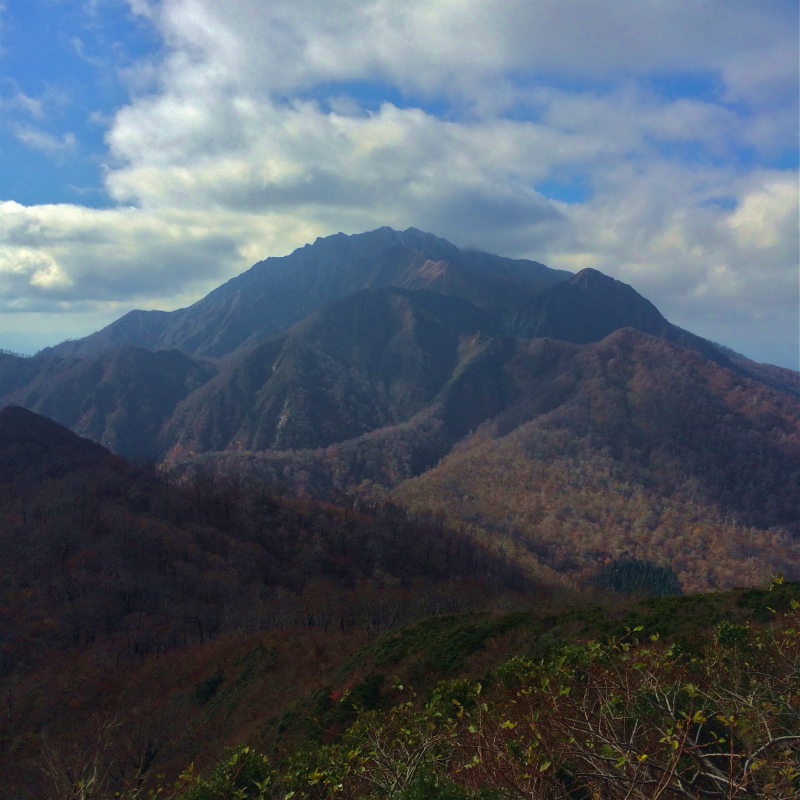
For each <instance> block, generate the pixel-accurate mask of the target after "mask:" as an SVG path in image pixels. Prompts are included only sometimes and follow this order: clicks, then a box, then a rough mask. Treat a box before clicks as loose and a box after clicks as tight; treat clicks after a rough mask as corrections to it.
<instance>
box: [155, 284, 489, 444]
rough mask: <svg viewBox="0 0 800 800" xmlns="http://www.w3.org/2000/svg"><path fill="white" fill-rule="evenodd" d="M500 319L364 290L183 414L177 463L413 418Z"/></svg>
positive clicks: (436, 297) (265, 349)
mask: <svg viewBox="0 0 800 800" xmlns="http://www.w3.org/2000/svg"><path fill="white" fill-rule="evenodd" d="M500 328H501V321H500V319H499V318H498V315H497V314H494V313H492V312H491V311H489V310H485V309H479V308H477V307H476V306H474V305H473V304H472V303H470V302H468V301H466V300H462V299H460V298H457V297H452V296H446V295H440V294H435V293H432V292H424V291H414V292H412V291H407V290H403V289H375V290H365V291H362V292H356V293H355V294H352V295H350V296H349V297H347V298H345V299H344V300H341V301H339V302H337V303H334V304H332V305H330V306H328V307H326V308H325V309H323V310H322V311H318V312H316V313H315V314H312V315H311V316H310V317H309V318H308V319H307V320H305V321H303V322H301V323H299V324H298V325H296V326H295V327H294V328H292V329H291V331H289V332H288V333H287V334H285V335H283V336H279V337H277V338H275V339H273V340H271V341H270V342H267V343H266V344H263V345H261V346H259V347H256V348H254V349H252V350H250V351H248V352H246V353H245V354H244V355H242V356H241V357H240V358H238V359H235V360H233V361H231V363H230V364H228V365H226V367H225V368H224V369H223V370H222V371H221V372H220V374H219V375H218V376H217V377H216V378H215V379H214V380H212V381H210V382H209V383H208V384H206V385H205V386H204V387H203V388H202V389H200V390H199V391H197V392H195V393H194V394H193V395H192V396H191V397H190V398H188V399H187V400H186V402H184V403H182V404H181V405H180V407H179V408H178V410H177V412H176V414H175V415H174V417H173V419H172V420H171V421H170V423H169V424H168V425H167V427H166V428H165V430H164V434H163V437H162V441H163V442H164V445H165V447H171V451H170V453H171V457H176V456H179V455H183V454H186V453H187V452H192V451H194V452H198V453H199V452H205V451H209V450H225V449H228V448H230V449H234V450H267V449H276V450H289V449H296V448H314V447H326V446H328V445H330V444H334V443H338V442H342V441H345V440H347V439H352V438H355V437H358V436H361V435H362V434H365V433H369V432H370V431H375V430H377V429H380V428H384V427H386V426H391V425H396V424H398V423H401V422H406V421H408V420H409V419H410V418H411V417H412V416H413V415H414V414H416V413H418V412H419V411H422V410H423V409H424V408H426V407H427V406H429V405H430V404H431V403H432V402H433V401H434V399H435V398H436V396H437V395H438V394H439V393H440V392H441V391H442V389H443V387H444V386H445V384H446V383H447V382H448V381H449V380H450V378H451V377H452V376H453V374H454V372H455V371H456V369H457V366H458V364H459V361H460V359H461V353H460V347H461V342H462V339H463V337H469V336H474V335H475V334H477V333H478V332H479V331H483V332H486V333H488V334H491V333H494V332H496V331H497V330H498V329H500Z"/></svg>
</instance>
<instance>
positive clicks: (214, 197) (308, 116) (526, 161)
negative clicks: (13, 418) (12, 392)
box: [0, 0, 800, 369]
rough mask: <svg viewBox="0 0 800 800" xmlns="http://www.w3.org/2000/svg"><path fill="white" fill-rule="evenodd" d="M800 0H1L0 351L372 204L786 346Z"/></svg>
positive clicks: (798, 210) (54, 334)
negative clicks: (588, 273)
mask: <svg viewBox="0 0 800 800" xmlns="http://www.w3.org/2000/svg"><path fill="white" fill-rule="evenodd" d="M799 23H800V8H799V7H798V4H797V2H796V0H774V2H770V3H759V4H755V3H752V2H750V0H724V1H723V0H709V2H704V3H696V2H694V0H674V2H672V3H669V4H663V3H654V2H642V1H641V0H609V1H608V2H605V3H602V4H601V3H597V2H595V0H536V2H535V3H523V4H520V3H519V2H518V0H492V1H491V2H490V1H489V0H470V2H469V3H459V4H454V3H451V2H448V0H424V2H423V0H408V2H405V3H402V4H387V3H385V2H384V1H383V0H354V2H352V3H350V4H348V5H346V6H343V7H341V8H338V7H337V8H336V9H335V13H334V11H333V10H332V9H331V7H330V6H329V5H328V4H323V3H320V2H319V0H292V2H289V0H275V1H274V2H271V3H269V4H266V5H265V4H263V3H261V2H258V0H240V2H238V3H236V4H230V3H223V2H222V0H103V1H102V2H90V3H83V2H79V1H78V0H71V1H70V0H68V1H67V2H59V3H53V2H52V0H5V2H3V3H0V347H6V348H8V349H13V350H18V351H22V352H27V351H30V350H37V351H38V350H39V349H41V348H42V347H44V346H47V345H52V344H55V343H57V342H58V341H61V340H63V339H66V338H80V337H81V336H84V335H86V334H88V333H90V332H92V331H94V330H98V329H100V328H102V327H104V326H105V325H107V324H109V323H110V322H112V321H113V320H114V319H117V318H119V317H120V316H122V315H123V314H124V313H126V312H127V311H130V310H132V309H135V308H142V309H160V310H172V309H176V308H181V307H185V306H187V305H190V304H191V303H192V302H194V301H196V300H197V299H199V298H201V297H203V296H204V295H205V294H207V293H208V292H209V291H210V290H211V289H213V288H214V287H216V286H218V285H220V284H221V283H223V282H224V281H225V280H227V279H229V278H231V277H233V276H235V275H237V274H240V273H241V272H242V271H244V270H246V269H247V268H248V267H249V266H250V265H252V264H253V263H255V262H257V261H258V260H260V259H263V258H266V257H269V256H280V255H286V254H288V253H290V252H291V251H292V250H294V249H295V248H297V247H301V246H303V245H304V244H305V243H306V242H312V241H314V239H315V238H316V237H317V236H326V235H329V234H333V233H335V232H336V231H344V232H346V233H349V234H355V233H358V232H361V231H366V230H371V229H375V228H378V227H381V226H384V225H390V226H391V227H392V228H394V229H400V230H402V229H405V228H408V227H416V228H419V229H421V230H429V231H432V232H434V233H435V234H436V235H437V236H441V237H443V238H445V239H447V240H448V241H450V242H452V243H454V244H455V245H457V246H459V247H462V248H477V249H480V250H484V251H487V252H490V253H496V254H499V255H503V256H506V257H510V258H528V259H532V260H535V261H538V262H541V263H544V264H546V265H548V266H549V267H551V268H553V269H566V270H569V271H572V272H579V271H580V270H581V269H583V268H585V267H592V268H595V269H598V270H600V271H601V272H603V273H604V274H606V275H609V276H611V277H614V278H617V279H619V280H621V281H623V282H625V283H627V284H629V285H631V286H633V287H634V288H635V289H636V290H637V291H638V292H639V293H640V294H642V295H643V296H645V297H647V298H648V299H649V300H651V302H653V303H654V304H655V305H656V306H657V307H658V308H659V309H660V310H661V312H662V313H663V314H664V316H666V317H667V318H668V319H669V320H670V321H672V322H673V323H674V324H676V325H679V326H680V327H683V328H687V329H689V330H692V331H694V332H696V333H697V334H699V335H701V336H704V337H705V338H708V339H711V340H713V341H716V342H720V343H722V344H724V345H725V346H727V347H731V348H732V349H734V350H736V351H738V352H741V353H743V354H745V355H746V356H748V357H749V358H752V359H753V360H755V361H759V362H767V363H774V364H777V365H781V366H787V367H789V368H792V369H799V368H800V274H799V272H798V265H799V264H800V199H799V198H798V195H799V194H800V170H799V169H798V167H799V165H800V146H798V143H799V142H800V78H799V76H798V63H799V62H800V43H799V42H798V37H797V30H798V24H799Z"/></svg>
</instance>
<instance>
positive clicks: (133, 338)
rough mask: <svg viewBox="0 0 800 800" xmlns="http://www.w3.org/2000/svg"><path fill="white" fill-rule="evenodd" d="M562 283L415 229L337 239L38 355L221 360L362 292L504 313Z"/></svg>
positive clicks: (550, 273) (555, 276)
mask: <svg viewBox="0 0 800 800" xmlns="http://www.w3.org/2000/svg"><path fill="white" fill-rule="evenodd" d="M569 277H570V273H568V272H563V271H560V270H553V269H550V268H548V267H546V266H544V265H543V264H539V263H537V262H536V261H527V260H524V259H510V258H503V257H501V256H495V255H491V254H489V253H481V252H476V251H462V250H459V248H457V247H456V246H455V245H453V244H451V243H450V242H448V241H446V240H445V239H441V238H439V237H438V236H434V235H433V234H430V233H424V232H423V231H420V230H417V229H416V228H409V229H408V230H406V231H395V230H392V229H391V228H379V229H378V230H375V231H370V232H368V233H361V234H356V235H353V236H346V235H345V234H343V233H337V234H335V235H333V236H327V237H325V238H318V239H317V240H316V241H315V242H314V243H313V244H307V245H305V246H304V247H301V248H299V249H297V250H295V251H294V252H293V253H291V254H290V255H288V256H283V257H278V258H267V259H265V260H264V261H259V262H258V263H257V264H254V265H253V266H252V267H251V268H250V269H249V270H247V271H246V272H244V273H242V274H241V275H239V276H237V277H235V278H232V279H231V280H229V281H228V282H227V283H225V284H223V285H222V286H220V287H219V288H217V289H215V290H214V291H212V292H211V293H210V294H208V295H207V296H206V297H204V298H203V299H201V300H198V301H197V302H196V303H195V304H194V305H191V306H189V307H188V308H182V309H179V310H177V311H172V312H164V311H131V312H130V313H129V314H126V315H125V316H124V317H122V318H121V319H119V320H117V321H116V322H113V323H111V324H110V325H108V326H107V327H105V328H103V329H102V330H100V331H98V332H97V333H93V334H91V335H90V336H87V337H85V338H84V339H78V340H76V341H69V342H63V343H62V344H60V345H57V346H55V347H51V348H47V349H46V350H44V351H42V354H43V355H51V356H52V355H57V356H75V355H78V356H87V355H96V354H98V353H100V352H103V351H105V350H109V349H111V348H114V347H119V346H121V345H124V344H132V345H136V346H139V347H146V348H148V349H151V350H171V349H176V350H182V351H183V352H184V353H187V354H188V355H193V356H200V357H205V358H221V357H224V356H226V355H228V354H230V353H232V352H233V351H235V350H237V349H239V348H240V347H245V346H252V345H256V344H260V343H261V342H264V341H266V340H267V339H268V338H269V337H270V336H271V335H273V334H275V333H277V332H278V331H281V330H284V329H286V328H288V327H290V326H291V325H293V324H294V323H296V322H299V321H300V320H302V319H304V318H305V317H307V316H308V315H309V314H310V313H311V312H312V311H315V310H316V309H318V308H321V307H322V306H325V305H327V304H329V303H332V302H334V301H336V300H340V299H341V298H343V297H346V296H347V295H349V294H352V293H353V292H356V291H358V290H360V289H375V288H380V287H386V286H396V287H400V288H405V289H428V290H431V291H436V292H439V293H441V294H451V295H455V296H458V297H462V298H464V299H467V300H470V301H472V302H473V303H475V304H476V305H480V306H508V305H516V304H518V303H520V302H524V301H525V300H526V299H531V298H532V297H534V296H535V295H536V294H537V293H538V292H540V291H541V290H542V289H545V288H547V287H549V286H553V285H555V284H557V283H560V282H561V281H563V280H565V279H567V278H569Z"/></svg>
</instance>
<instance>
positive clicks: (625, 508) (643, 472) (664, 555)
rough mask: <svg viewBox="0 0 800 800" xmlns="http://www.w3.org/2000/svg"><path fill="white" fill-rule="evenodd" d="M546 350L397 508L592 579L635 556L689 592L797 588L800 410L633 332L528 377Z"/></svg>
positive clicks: (513, 367)
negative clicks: (503, 402) (773, 583)
mask: <svg viewBox="0 0 800 800" xmlns="http://www.w3.org/2000/svg"><path fill="white" fill-rule="evenodd" d="M543 345H544V342H543V341H542V340H537V341H535V342H532V343H530V345H529V347H530V355H527V354H523V353H520V354H519V355H518V356H517V357H516V358H515V359H510V360H509V361H507V362H506V365H505V367H504V369H506V370H510V372H511V374H512V375H516V374H523V375H525V374H528V375H529V374H536V375H537V376H538V381H537V382H536V383H534V382H533V381H531V382H530V383H529V390H528V391H527V392H520V393H519V394H518V395H517V397H518V400H517V402H516V403H514V402H510V403H508V405H507V407H506V409H505V410H504V411H503V412H502V413H499V414H498V415H497V416H496V417H495V418H494V419H493V420H492V421H491V422H487V423H486V424H485V425H484V426H483V427H482V428H481V429H480V430H479V431H478V433H477V434H476V435H475V436H473V437H472V438H470V439H468V440H467V441H465V442H463V443H462V444H461V445H460V446H459V447H458V448H457V449H456V450H455V451H454V452H453V453H452V454H451V455H449V456H447V457H446V458H445V459H444V460H443V461H442V462H441V463H440V464H439V465H438V466H437V467H435V468H434V469H432V470H430V471H428V472H426V473H425V474H423V475H421V476H419V477H418V478H415V479H413V480H410V481H408V482H406V483H404V484H402V485H401V486H400V487H399V488H398V489H397V490H396V492H395V494H394V497H395V498H396V499H397V500H398V501H400V502H402V503H404V504H407V505H408V506H410V507H411V508H415V509H421V508H427V509H433V510H436V511H439V512H441V513H443V514H444V515H445V518H446V519H448V520H449V521H450V522H451V523H452V524H456V521H462V522H466V523H468V524H472V525H474V526H476V529H477V530H481V531H484V532H486V533H488V534H490V535H491V536H493V537H496V536H498V535H500V536H501V538H503V539H504V540H505V541H506V543H507V546H508V547H513V548H514V550H515V552H516V553H517V554H518V557H519V558H520V559H521V560H525V559H527V558H530V555H529V554H533V556H534V560H535V561H542V562H543V563H545V564H546V565H548V566H550V567H552V568H553V569H556V570H557V571H561V572H566V573H568V574H574V575H576V576H578V577H579V578H580V579H581V580H586V579H587V578H588V576H589V575H591V574H593V573H594V572H596V571H597V570H598V569H599V568H600V567H601V566H602V565H603V564H604V563H605V562H606V560H607V559H609V558H612V557H616V556H619V555H620V554H622V553H623V552H625V551H628V552H630V553H631V554H632V555H634V556H636V557H639V558H645V559H650V560H654V561H656V562H658V561H662V562H664V561H665V562H666V563H669V564H671V566H672V567H673V569H674V570H675V572H676V573H677V574H678V575H679V577H680V579H681V582H682V584H683V586H684V588H685V589H692V590H697V589H708V588H711V587H730V586H734V585H739V584H743V583H748V582H753V581H756V580H759V579H762V578H763V577H765V576H766V575H768V574H770V572H774V571H776V570H778V569H785V570H786V571H787V573H790V574H793V575H797V576H800V507H799V506H798V498H800V403H798V401H797V400H796V399H795V398H793V397H792V396H791V395H788V394H785V393H782V392H779V391H777V390H773V389H769V388H767V387H765V386H762V385H760V384H758V383H755V382H754V381H751V380H749V379H748V378H745V377H742V376H740V375H738V374H736V373H735V372H733V371H731V370H729V369H724V368H721V367H720V366H719V365H717V364H715V363H713V362H711V361H709V360H707V359H705V358H703V357H702V356H701V355H699V354H697V353H695V352H693V351H691V350H687V349H684V348H681V347H678V346H675V345H672V344H670V343H667V342H664V341H660V340H658V339H655V338H653V337H650V336H648V335H646V334H642V333H640V332H638V331H635V330H632V329H623V330H621V331H617V332H616V333H614V334H612V335H611V336H609V337H607V338H606V339H604V340H603V341H602V342H600V343H598V344H591V345H587V346H583V347H578V348H575V349H574V350H573V353H572V354H568V353H564V352H563V349H564V348H565V347H566V345H563V344H560V343H551V345H550V346H551V347H556V348H558V349H560V350H562V357H561V358H560V359H558V360H554V361H553V362H552V367H551V368H550V369H549V370H548V369H547V368H542V367H541V366H540V367H539V368H538V369H536V370H531V369H530V366H529V364H528V363H526V361H527V359H528V358H531V357H534V354H535V353H536V351H537V350H539V349H540V348H542V347H543ZM520 347H521V348H522V346H520ZM540 363H541V362H540Z"/></svg>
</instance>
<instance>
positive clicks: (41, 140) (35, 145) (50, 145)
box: [11, 124, 77, 158]
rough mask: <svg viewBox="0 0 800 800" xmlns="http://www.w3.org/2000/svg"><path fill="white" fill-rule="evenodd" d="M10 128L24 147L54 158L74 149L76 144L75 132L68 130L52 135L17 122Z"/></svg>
mask: <svg viewBox="0 0 800 800" xmlns="http://www.w3.org/2000/svg"><path fill="white" fill-rule="evenodd" d="M11 130H12V133H13V134H14V136H15V137H16V138H17V139H18V140H19V141H20V142H22V143H23V144H24V145H25V146H26V147H30V148H32V149H33V150H38V151H39V152H41V153H44V154H45V155H48V156H52V157H56V158H57V157H59V156H63V155H64V154H65V153H68V152H70V151H71V150H74V149H75V147H76V145H77V140H76V138H75V134H74V133H70V132H67V133H64V134H62V135H61V136H54V135H53V134H50V133H47V132H46V131H43V130H41V129H40V128H35V127H34V126H33V125H19V124H17V125H13V126H12V129H11Z"/></svg>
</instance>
